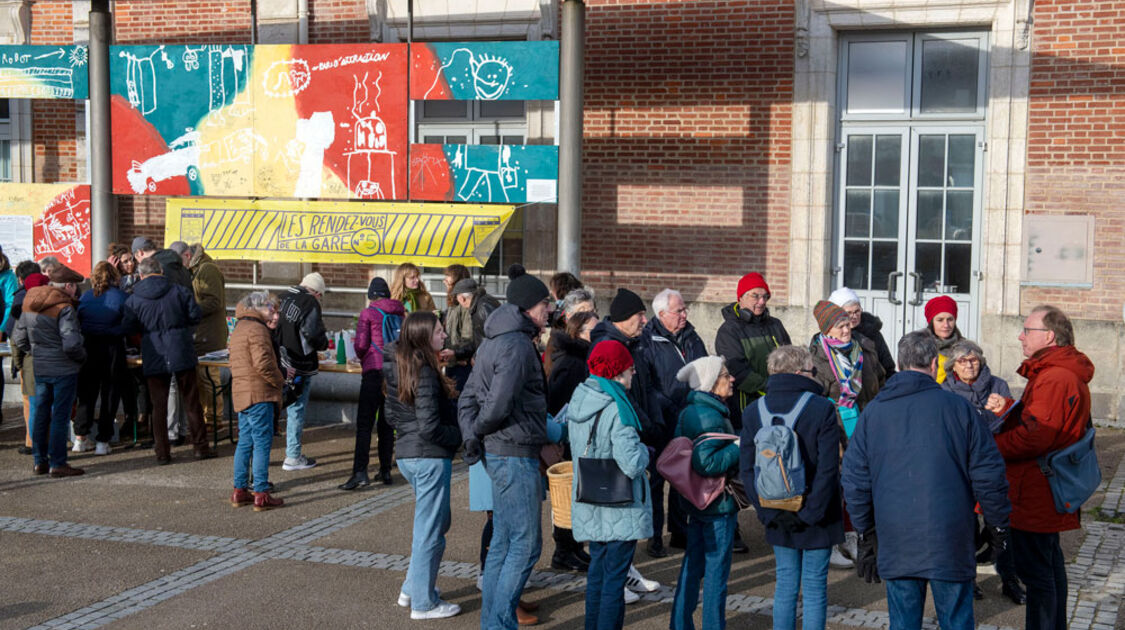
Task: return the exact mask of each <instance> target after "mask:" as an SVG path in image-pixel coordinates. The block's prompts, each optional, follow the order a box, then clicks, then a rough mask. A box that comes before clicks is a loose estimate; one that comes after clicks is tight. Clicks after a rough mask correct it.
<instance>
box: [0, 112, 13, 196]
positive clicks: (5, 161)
mask: <svg viewBox="0 0 1125 630" xmlns="http://www.w3.org/2000/svg"><path fill="white" fill-rule="evenodd" d="M10 181H12V118H11V113H10V107H9V102H8V99H6V98H5V99H0V182H10Z"/></svg>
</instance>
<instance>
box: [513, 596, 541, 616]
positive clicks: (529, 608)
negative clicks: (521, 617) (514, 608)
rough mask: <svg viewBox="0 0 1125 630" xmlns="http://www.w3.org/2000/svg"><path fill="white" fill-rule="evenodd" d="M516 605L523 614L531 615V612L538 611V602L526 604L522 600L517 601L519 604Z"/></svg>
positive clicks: (526, 602)
mask: <svg viewBox="0 0 1125 630" xmlns="http://www.w3.org/2000/svg"><path fill="white" fill-rule="evenodd" d="M517 605H518V606H519V607H520V609H521V610H523V611H524V612H529V613H533V612H535V611H537V610H539V602H528V601H524V600H522V599H521V600H520V601H519V604H517Z"/></svg>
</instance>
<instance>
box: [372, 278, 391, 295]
mask: <svg viewBox="0 0 1125 630" xmlns="http://www.w3.org/2000/svg"><path fill="white" fill-rule="evenodd" d="M389 297H391V288H390V287H388V286H387V281H386V280H384V279H382V278H379V277H375V278H372V279H371V284H369V285H367V299H369V300H378V299H379V298H389Z"/></svg>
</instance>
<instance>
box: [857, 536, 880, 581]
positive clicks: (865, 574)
mask: <svg viewBox="0 0 1125 630" xmlns="http://www.w3.org/2000/svg"><path fill="white" fill-rule="evenodd" d="M856 551H857V553H856V556H857V557H856V559H855V573H856V575H858V576H859V577H861V578H863V581H865V582H867V583H868V584H878V583H879V582H882V580H880V579H879V567H878V563H877V556H878V553H879V539H878V538H876V537H875V530H874V529H870V530H868V531H866V532H864V533H862V534H860V535H859V540H858V543H857V545H856Z"/></svg>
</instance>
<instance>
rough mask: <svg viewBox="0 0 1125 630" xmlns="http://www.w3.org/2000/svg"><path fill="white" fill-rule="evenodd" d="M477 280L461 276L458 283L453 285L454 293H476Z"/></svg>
mask: <svg viewBox="0 0 1125 630" xmlns="http://www.w3.org/2000/svg"><path fill="white" fill-rule="evenodd" d="M476 292H477V281H476V280H473V279H472V278H461V279H460V280H458V281H457V284H454V285H453V295H461V294H462V293H476Z"/></svg>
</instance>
